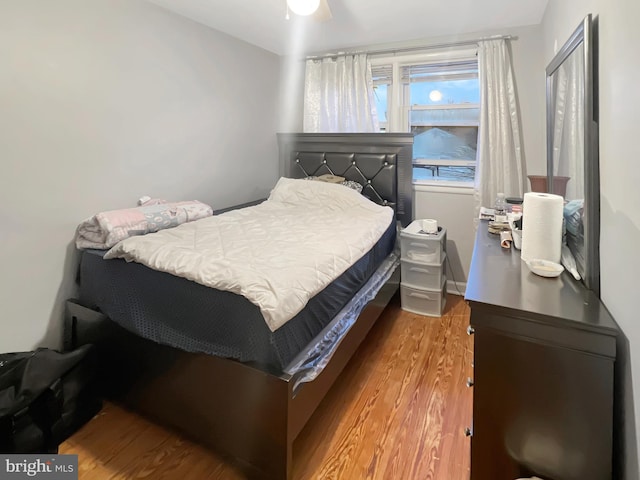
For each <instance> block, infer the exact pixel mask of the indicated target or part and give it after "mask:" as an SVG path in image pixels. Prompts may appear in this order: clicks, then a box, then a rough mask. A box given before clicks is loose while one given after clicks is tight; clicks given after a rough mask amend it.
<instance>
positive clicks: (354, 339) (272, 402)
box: [65, 134, 413, 480]
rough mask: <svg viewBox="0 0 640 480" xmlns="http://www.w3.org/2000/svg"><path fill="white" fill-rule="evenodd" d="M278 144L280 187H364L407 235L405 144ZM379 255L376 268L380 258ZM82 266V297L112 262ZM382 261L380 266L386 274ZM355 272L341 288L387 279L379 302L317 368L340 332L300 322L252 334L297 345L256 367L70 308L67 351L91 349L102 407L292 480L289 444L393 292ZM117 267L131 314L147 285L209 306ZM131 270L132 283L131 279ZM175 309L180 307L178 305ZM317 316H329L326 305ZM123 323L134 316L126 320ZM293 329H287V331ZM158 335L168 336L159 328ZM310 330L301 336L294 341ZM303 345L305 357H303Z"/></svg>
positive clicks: (370, 140)
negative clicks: (331, 180) (133, 414)
mask: <svg viewBox="0 0 640 480" xmlns="http://www.w3.org/2000/svg"><path fill="white" fill-rule="evenodd" d="M278 144H279V150H280V169H281V173H282V174H283V176H286V177H290V178H305V177H309V176H318V175H323V174H331V175H339V176H342V177H345V178H346V179H347V180H350V181H355V182H358V183H359V184H360V185H362V187H363V188H362V194H363V195H365V196H366V197H367V198H369V199H370V200H372V201H374V202H375V203H378V204H381V205H387V206H390V207H392V208H393V210H394V218H395V220H396V221H397V222H398V223H399V224H401V225H402V226H406V225H407V224H408V223H410V221H411V219H412V203H411V197H412V193H411V178H412V166H411V161H412V145H413V137H412V135H411V134H280V135H278ZM257 203H258V202H253V204H257ZM218 213H220V212H218ZM394 223H395V222H394ZM394 235H395V225H393V224H392V225H391V226H390V227H389V228H388V229H387V231H386V232H385V235H383V236H382V237H381V239H382V240H381V243H380V244H381V245H386V246H385V247H379V248H378V250H380V249H382V250H380V251H386V250H388V248H389V243H390V242H393V238H394ZM384 239H386V240H384ZM385 249H386V250H385ZM374 250H375V249H374V248H372V249H371V251H370V252H369V253H370V254H371V253H372V252H373V253H372V254H373V255H374V256H375V255H376V252H375V251H374ZM380 251H378V253H377V255H378V257H381V255H382V254H381V253H380ZM85 256H86V258H88V259H89V260H88V261H86V262H84V263H83V265H84V268H85V270H84V271H82V270H81V274H80V283H81V287H82V282H83V281H85V282H87V283H90V280H88V278H91V277H92V275H93V274H92V273H91V272H93V271H94V270H95V269H96V265H99V262H102V263H103V264H106V263H108V262H104V261H102V260H101V259H100V258H99V256H100V254H98V253H96V252H90V253H86V254H85ZM363 258H364V257H363ZM378 260H379V258H378ZM378 260H377V261H376V265H378V264H382V262H381V261H378ZM360 263H361V264H360V266H359V267H357V268H355V271H351V270H352V269H350V270H348V271H347V272H345V274H349V271H351V274H353V275H352V276H351V277H349V278H348V279H346V281H347V282H354V281H357V282H360V283H358V285H361V286H363V287H362V289H364V287H365V286H368V285H370V284H371V283H372V282H375V279H376V278H382V279H383V280H380V285H377V286H376V288H375V290H372V291H375V295H373V294H372V296H373V298H372V299H371V300H370V301H368V302H367V303H366V306H364V308H357V309H356V310H355V311H358V312H359V314H358V315H355V316H354V319H353V321H351V322H350V323H348V324H347V328H344V329H342V330H340V334H339V335H334V337H335V338H337V339H338V340H339V341H335V342H334V340H335V339H334V340H332V342H333V344H332V346H331V348H330V349H329V350H328V351H330V355H328V356H326V357H323V360H322V361H320V362H317V361H315V362H310V363H309V362H307V363H306V364H305V362H306V360H305V358H312V357H313V355H312V353H313V346H314V345H316V344H320V343H322V341H325V342H326V338H332V337H331V336H327V333H328V332H333V331H339V330H336V328H337V327H336V325H338V326H339V323H336V322H332V323H330V324H327V325H322V328H320V327H318V328H316V329H315V330H313V329H311V330H310V329H309V328H308V324H305V323H304V322H305V321H306V320H305V319H302V320H301V321H300V322H301V324H302V328H301V329H299V330H298V331H296V332H294V333H293V334H291V335H290V336H289V337H287V336H286V335H287V334H286V333H283V334H282V335H284V336H285V337H286V338H285V340H278V339H277V338H276V336H275V335H273V333H274V332H271V333H269V332H267V333H264V332H262V333H260V332H258V333H257V334H255V332H253V333H251V332H249V333H242V334H241V335H239V337H241V338H249V337H250V336H251V335H254V334H255V335H257V337H255V338H258V340H252V342H251V343H252V344H255V343H256V342H259V338H261V337H260V335H263V334H264V337H265V338H266V340H265V341H266V342H267V343H273V344H275V345H279V348H280V347H282V345H285V346H286V345H290V342H289V340H290V338H296V339H297V340H296V342H297V346H296V342H293V345H294V346H293V347H291V348H281V349H280V350H279V349H275V351H273V352H271V351H267V352H266V353H264V352H263V354H261V355H262V356H261V355H258V354H256V355H255V356H251V355H249V354H245V353H242V351H240V350H239V352H240V353H225V352H218V351H217V350H214V351H211V352H209V353H201V352H202V351H206V350H203V349H202V348H199V350H200V353H198V352H193V351H187V350H188V348H186V347H184V348H183V346H182V345H181V344H177V345H178V346H171V345H170V344H167V342H162V343H159V341H158V339H157V338H155V337H153V336H150V335H146V336H147V338H144V337H145V335H142V334H140V332H136V333H134V332H133V330H134V329H132V328H123V326H121V325H120V324H118V323H116V322H114V321H112V320H111V319H109V316H108V315H107V314H105V309H104V308H99V309H98V308H96V306H95V305H92V304H89V303H88V302H86V301H85V299H82V301H80V300H78V299H70V300H69V301H68V302H67V315H66V320H65V347H66V348H75V347H77V346H79V345H82V344H86V343H94V344H96V345H97V347H98V351H99V357H100V359H101V361H100V370H99V372H98V373H97V374H98V376H99V378H100V381H101V382H102V383H103V385H104V388H105V393H106V395H108V396H109V397H111V398H113V399H115V400H117V401H120V402H122V403H124V404H125V405H127V406H129V407H131V408H132V409H134V410H136V411H138V412H140V413H142V414H144V415H145V416H148V417H150V418H152V419H155V420H156V421H158V422H159V423H161V424H163V425H167V426H169V427H173V428H176V429H178V430H180V431H183V432H185V433H186V434H187V435H189V436H190V437H191V438H194V439H196V440H198V441H200V442H201V443H202V444H204V445H206V446H209V447H211V448H212V449H214V450H215V451H216V452H217V453H220V454H222V455H224V456H226V457H228V458H230V459H231V460H233V461H234V462H235V463H236V464H238V465H240V466H241V467H243V469H244V470H245V471H246V472H247V474H248V475H249V476H250V477H255V478H273V479H287V480H288V479H290V478H291V463H292V445H293V441H294V440H295V438H296V437H297V436H298V434H299V433H300V431H301V430H302V428H303V427H304V425H305V424H306V423H307V421H308V419H309V418H310V417H311V415H312V414H313V412H314V411H315V409H316V407H317V406H318V405H319V403H320V402H321V400H322V399H323V398H324V396H325V394H326V393H327V392H328V390H329V389H330V388H331V385H332V384H333V383H334V382H335V380H336V378H337V377H338V376H339V374H340V372H341V371H342V370H343V368H344V366H345V365H346V364H347V362H348V361H349V359H350V358H351V356H352V355H353V353H354V352H355V350H356V349H357V348H358V346H359V345H360V343H361V342H362V341H363V339H364V338H365V337H366V335H367V333H368V332H369V330H370V329H371V327H372V326H373V324H374V323H375V321H376V320H377V318H378V317H379V315H380V314H381V313H382V311H383V310H384V308H385V306H386V305H387V304H388V302H389V301H390V299H391V298H392V297H393V295H394V294H395V293H396V292H397V290H398V287H399V281H400V278H399V270H400V269H399V268H391V267H389V268H388V270H389V271H388V272H386V274H385V276H384V277H381V276H376V275H377V272H379V271H380V270H381V269H382V266H380V267H376V270H375V272H374V271H373V270H372V268H371V267H370V266H368V267H367V265H369V264H370V263H371V262H370V261H369V260H364V261H362V262H360ZM113 265H120V267H121V268H129V267H131V269H130V270H127V271H126V273H125V274H124V276H122V274H118V275H121V276H120V277H115V278H121V279H122V278H127V279H128V280H127V282H129V283H127V282H124V284H123V285H120V288H121V290H120V291H119V293H118V294H117V295H115V296H116V297H124V296H126V295H129V297H128V298H129V300H128V301H127V302H125V303H126V304H129V303H135V301H136V300H137V298H135V297H136V296H137V295H140V296H142V295H143V293H144V292H142V290H144V287H142V286H143V285H153V286H154V289H160V290H161V291H162V292H166V293H165V294H163V296H165V297H168V296H170V292H175V295H182V293H180V292H181V291H184V292H185V293H184V295H194V293H193V292H194V291H196V290H197V291H198V292H197V295H199V296H205V295H207V292H206V291H205V290H206V287H202V288H203V289H205V290H202V291H200V289H199V288H198V287H196V288H194V286H193V285H192V286H191V288H190V289H183V290H180V289H181V288H182V287H180V285H179V283H180V282H178V280H175V279H172V278H165V280H166V281H167V282H169V283H168V284H167V285H166V286H165V287H158V285H160V283H159V282H158V280H156V279H155V278H156V277H153V280H152V283H150V282H149V281H148V278H147V277H145V275H151V273H149V272H148V271H147V270H145V268H144V267H141V266H137V267H136V266H135V264H128V265H129V267H126V266H123V262H120V264H117V263H116V264H113ZM114 268H115V267H114ZM87 269H88V270H87ZM136 269H137V270H138V271H137V272H135V271H134V270H136ZM155 273H161V272H155ZM154 275H155V274H154ZM164 275H168V274H164ZM94 276H95V275H94ZM149 278H151V277H149ZM354 279H356V280H354ZM180 280H184V279H180ZM343 280H344V279H343ZM93 281H94V285H93V287H92V288H93V290H94V291H96V292H97V291H99V290H100V288H101V287H103V288H106V287H105V285H106V283H105V281H104V280H102V277H99V276H98V279H97V280H96V279H95V278H94V280H93ZM163 281H164V280H163ZM171 282H173V283H171ZM175 282H178V283H175ZM112 283H114V284H120V283H123V282H121V281H116V282H112ZM141 285H142V286H141ZM341 285H342V284H340V283H339V282H338V284H337V286H336V289H335V290H333V291H330V292H329V294H328V295H326V296H325V299H326V298H329V299H330V300H331V301H335V299H336V298H339V295H340V292H341V291H343V290H344V289H343V288H342V286H341ZM111 288H112V287H109V289H111ZM113 288H116V287H113ZM163 288H164V290H163ZM137 289H141V292H142V293H138V290H137ZM81 291H82V288H81ZM171 295H172V294H171ZM131 297H134V298H131ZM176 298H177V297H176ZM203 298H204V297H203ZM314 298H315V297H314ZM354 298H355V297H354ZM367 300H368V298H367ZM174 302H175V303H178V304H180V302H179V301H177V300H175V299H174ZM215 302H217V300H215ZM330 303H331V302H330ZM338 303H339V308H341V309H344V308H347V307H348V306H349V305H350V302H349V299H348V298H343V299H341V300H340V301H339V302H338ZM217 304H218V303H216V305H217ZM163 308H164V307H163ZM166 308H169V307H166ZM318 308H320V309H324V308H327V307H326V305H325V304H323V306H321V307H318ZM336 308H338V307H336ZM107 310H108V308H107ZM341 311H342V310H341ZM197 314H198V312H197V311H193V312H189V315H193V316H196V315H197ZM251 314H252V313H251V312H243V313H242V314H237V313H235V314H234V313H230V312H227V311H225V315H229V316H233V315H235V316H238V315H240V316H242V317H243V318H242V320H244V319H245V316H246V317H247V318H248V316H250V315H251ZM123 315H125V316H127V315H129V316H134V315H132V314H128V313H123ZM151 317H153V315H151ZM337 317H338V316H336V318H337ZM294 319H295V317H294ZM134 320H135V322H134ZM234 320H238V319H234ZM146 321H148V319H147V320H146ZM292 321H293V320H292ZM132 322H133V323H136V322H137V323H140V320H139V319H132ZM300 322H299V323H300ZM133 323H132V324H133ZM289 323H291V321H290V322H288V323H287V324H285V327H286V326H287V325H289ZM294 323H295V322H294ZM145 325H147V326H146V327H145V329H148V328H151V329H152V328H153V325H154V322H153V318H152V319H151V321H148V323H147V324H145ZM282 328H284V327H282ZM291 328H293V327H291ZM162 331H166V328H163V329H162ZM305 331H306V332H307V333H306V335H307V336H306V337H305V336H304V335H303V334H301V333H299V332H305ZM277 332H278V330H276V332H275V333H276V334H277ZM309 332H310V333H309ZM216 335H217V334H216ZM269 335H272V336H269ZM149 338H153V339H154V340H155V341H153V340H150V339H149ZM251 338H254V337H251ZM273 338H276V339H275V340H273ZM168 343H171V342H168ZM302 343H304V344H307V346H305V348H300V344H302ZM307 347H308V348H307ZM229 348H231V346H230V347H229ZM229 351H230V352H232V350H229ZM310 352H311V353H310ZM216 353H217V354H216ZM302 354H304V355H302ZM301 355H302V356H301ZM305 355H306V357H305ZM300 358H302V359H303V360H302V361H301V362H300V361H298V360H299V359H300ZM301 364H305V365H307V366H308V365H309V364H312V365H313V368H299V369H295V368H294V369H293V370H292V369H291V366H292V365H301ZM309 372H311V375H309Z"/></svg>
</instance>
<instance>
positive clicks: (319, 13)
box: [312, 0, 333, 22]
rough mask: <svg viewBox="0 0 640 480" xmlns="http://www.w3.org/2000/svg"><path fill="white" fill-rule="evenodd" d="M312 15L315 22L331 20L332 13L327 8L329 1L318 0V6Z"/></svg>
mask: <svg viewBox="0 0 640 480" xmlns="http://www.w3.org/2000/svg"><path fill="white" fill-rule="evenodd" d="M312 16H313V19H314V20H315V21H316V22H326V21H328V20H331V19H332V18H333V15H332V14H331V9H330V8H329V1H328V0H320V6H319V7H318V10H316V12H315V13H314V14H313V15H312Z"/></svg>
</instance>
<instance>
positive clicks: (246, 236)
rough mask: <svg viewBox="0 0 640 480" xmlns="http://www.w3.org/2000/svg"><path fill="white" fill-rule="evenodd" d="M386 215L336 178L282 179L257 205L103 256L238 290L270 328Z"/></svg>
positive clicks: (357, 249) (381, 227) (136, 240)
mask: <svg viewBox="0 0 640 480" xmlns="http://www.w3.org/2000/svg"><path fill="white" fill-rule="evenodd" d="M392 217H393V210H392V209H391V208H389V207H382V206H379V205H376V204H375V203H373V202H371V201H369V200H367V199H366V198H365V197H363V196H362V195H361V194H359V193H358V192H356V191H355V190H351V189H349V188H347V187H344V186H342V185H336V184H330V183H324V182H314V181H307V180H293V179H287V178H281V179H280V180H279V181H278V184H277V185H276V186H275V188H274V189H273V191H272V192H271V195H270V197H269V199H268V200H267V201H265V202H264V203H262V204H260V205H257V206H255V207H250V208H244V209H240V210H233V211H231V212H227V213H225V214H223V215H218V216H215V215H214V216H213V217H208V218H205V219H202V220H197V221H195V222H190V223H185V224H183V225H180V226H178V227H175V228H172V229H168V230H162V231H160V232H157V233H152V234H148V235H144V236H137V237H131V238H128V239H126V240H123V241H122V242H120V243H118V244H117V245H116V246H114V247H113V248H112V249H111V250H109V252H107V254H106V255H105V258H107V259H108V258H116V257H120V258H124V259H126V260H127V261H134V262H138V263H142V264H144V265H146V266H148V267H150V268H153V269H155V270H160V271H163V272H168V273H171V274H173V275H177V276H180V277H184V278H188V279H189V280H193V281H194V282H197V283H200V284H202V285H205V286H208V287H212V288H216V289H219V290H228V291H231V292H234V293H237V294H240V295H243V296H244V297H246V298H247V299H248V300H249V301H251V302H252V303H253V304H255V305H257V306H258V307H259V308H260V310H261V312H262V315H263V316H264V319H265V321H266V322H267V325H268V326H269V328H270V329H271V331H275V330H276V329H278V328H279V327H281V326H282V325H283V324H284V323H286V322H287V321H288V320H290V319H291V318H293V317H294V316H295V315H296V314H297V313H299V312H300V311H301V310H302V309H303V308H304V306H305V305H306V304H307V302H308V301H309V299H310V298H312V297H313V296H314V295H316V294H317V293H319V292H320V291H322V290H323V289H324V288H325V287H326V286H327V285H328V284H329V283H331V282H332V281H333V280H335V279H336V278H337V277H339V276H340V275H341V274H342V273H343V272H345V271H346V270H347V269H348V268H349V267H350V266H351V265H352V264H354V263H355V262H356V261H357V260H359V259H360V258H361V257H362V256H363V255H364V254H365V253H366V252H368V251H369V250H370V249H371V248H372V247H373V246H374V244H375V243H376V242H377V241H378V239H379V238H380V237H381V236H382V234H383V233H384V232H385V230H386V229H387V228H388V227H389V224H390V223H391V219H392Z"/></svg>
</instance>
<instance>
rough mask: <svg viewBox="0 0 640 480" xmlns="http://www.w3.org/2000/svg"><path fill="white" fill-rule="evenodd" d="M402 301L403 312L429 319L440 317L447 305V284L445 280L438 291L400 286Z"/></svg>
mask: <svg viewBox="0 0 640 480" xmlns="http://www.w3.org/2000/svg"><path fill="white" fill-rule="evenodd" d="M400 301H401V302H402V309H403V310H406V311H408V312H412V313H417V314H419V315H427V316H429V317H439V316H441V315H442V312H443V311H444V307H445V304H446V303H447V288H446V282H445V281H444V279H443V282H442V286H441V288H439V289H437V290H419V289H417V288H413V287H409V286H407V285H404V284H400Z"/></svg>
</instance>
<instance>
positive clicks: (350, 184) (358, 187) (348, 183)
mask: <svg viewBox="0 0 640 480" xmlns="http://www.w3.org/2000/svg"><path fill="white" fill-rule="evenodd" d="M304 180H314V181H318V182H324V181H326V180H323V179H322V178H321V177H316V176H310V177H304ZM330 183H336V182H330ZM337 184H338V185H344V186H345V187H347V188H351V189H352V190H355V191H356V192H358V193H362V188H363V187H362V185H361V184H359V183H358V182H355V181H353V180H344V181H342V182H337Z"/></svg>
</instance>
